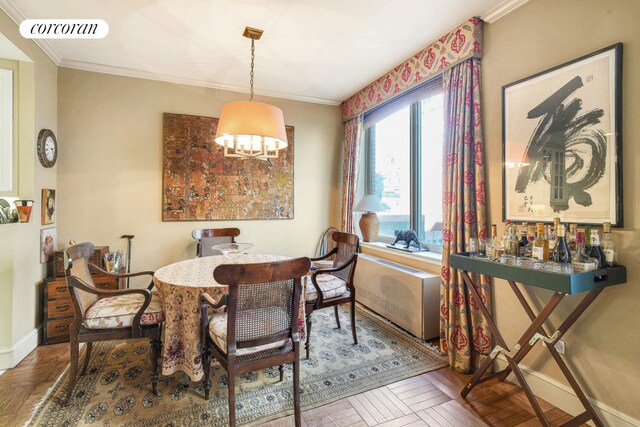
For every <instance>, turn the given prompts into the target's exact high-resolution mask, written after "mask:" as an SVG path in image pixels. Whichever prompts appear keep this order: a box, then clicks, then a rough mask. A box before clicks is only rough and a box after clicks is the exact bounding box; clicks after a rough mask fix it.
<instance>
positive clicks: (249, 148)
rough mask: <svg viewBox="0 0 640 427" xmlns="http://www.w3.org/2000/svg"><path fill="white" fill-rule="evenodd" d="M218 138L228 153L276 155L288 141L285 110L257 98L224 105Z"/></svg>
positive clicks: (263, 156) (253, 155)
mask: <svg viewBox="0 0 640 427" xmlns="http://www.w3.org/2000/svg"><path fill="white" fill-rule="evenodd" d="M215 141H216V144H218V145H221V146H223V147H224V148H225V156H227V157H260V158H275V157H278V152H279V151H280V150H282V149H284V148H286V147H287V146H288V145H289V143H288V142H287V131H286V130H285V127H284V114H282V110H281V109H279V108H277V107H274V106H273V105H269V104H265V103H264V102H256V101H237V102H229V103H227V104H225V105H223V106H222V111H221V112H220V120H219V121H218V130H217V132H216V137H215Z"/></svg>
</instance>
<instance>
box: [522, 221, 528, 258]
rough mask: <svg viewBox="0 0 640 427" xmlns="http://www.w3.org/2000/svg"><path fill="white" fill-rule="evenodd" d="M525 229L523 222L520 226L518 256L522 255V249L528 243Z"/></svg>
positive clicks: (526, 225) (525, 224)
mask: <svg viewBox="0 0 640 427" xmlns="http://www.w3.org/2000/svg"><path fill="white" fill-rule="evenodd" d="M527 229H528V224H527V223H526V222H523V223H522V225H521V226H520V254H523V253H524V252H523V250H522V248H524V247H525V246H527V244H528V243H529V240H528V239H527Z"/></svg>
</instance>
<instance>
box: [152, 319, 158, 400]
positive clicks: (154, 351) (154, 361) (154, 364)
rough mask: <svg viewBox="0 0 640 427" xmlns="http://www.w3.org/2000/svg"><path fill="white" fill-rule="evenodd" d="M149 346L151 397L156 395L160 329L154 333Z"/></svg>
mask: <svg viewBox="0 0 640 427" xmlns="http://www.w3.org/2000/svg"><path fill="white" fill-rule="evenodd" d="M150 344H151V353H150V357H151V389H152V390H153V395H154V396H157V395H158V356H159V354H160V329H158V330H157V331H156V336H155V337H154V338H153V339H151V340H150Z"/></svg>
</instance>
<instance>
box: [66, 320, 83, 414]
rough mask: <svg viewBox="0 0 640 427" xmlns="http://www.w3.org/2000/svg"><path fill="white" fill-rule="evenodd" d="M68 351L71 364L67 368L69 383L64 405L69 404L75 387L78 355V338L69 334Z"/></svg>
mask: <svg viewBox="0 0 640 427" xmlns="http://www.w3.org/2000/svg"><path fill="white" fill-rule="evenodd" d="M69 349H70V350H71V363H70V366H69V383H68V384H67V396H66V398H65V401H64V402H65V405H66V404H68V403H69V400H70V399H71V393H72V392H73V388H74V387H75V385H76V375H77V374H78V356H79V353H80V344H79V343H78V336H77V335H76V334H75V333H73V331H72V332H71V334H70V336H69Z"/></svg>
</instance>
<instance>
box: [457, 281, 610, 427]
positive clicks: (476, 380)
mask: <svg viewBox="0 0 640 427" xmlns="http://www.w3.org/2000/svg"><path fill="white" fill-rule="evenodd" d="M461 274H462V278H463V279H464V282H465V283H466V285H467V288H468V289H469V292H471V294H472V295H473V296H474V298H475V299H476V301H479V302H480V304H479V306H480V312H481V313H482V316H483V317H484V319H485V320H486V321H487V324H488V327H489V329H490V330H491V332H492V333H493V336H494V337H495V340H496V342H497V345H496V346H495V347H494V349H493V350H492V351H491V354H490V356H489V357H488V358H487V359H486V360H485V361H484V363H483V364H482V365H481V366H480V368H479V369H478V370H477V371H476V373H475V374H474V375H473V377H472V378H471V380H470V381H469V382H468V383H467V385H466V386H465V387H464V388H463V389H462V391H461V392H460V395H461V396H462V397H466V396H467V394H469V392H470V391H471V390H472V389H473V388H474V387H475V386H476V385H478V384H480V383H483V382H485V381H488V380H490V379H492V378H498V379H499V380H500V381H504V380H505V379H506V378H507V376H508V375H509V374H510V373H513V374H514V375H515V377H516V378H517V380H518V382H519V383H520V387H522V391H523V392H524V394H525V395H526V396H527V399H528V400H529V403H530V404H531V406H532V408H533V410H534V412H535V414H536V416H537V417H538V419H539V420H540V422H541V423H542V425H543V426H551V423H549V421H548V420H547V418H546V417H545V415H544V411H543V410H542V408H541V407H540V404H539V403H538V401H537V399H536V397H535V395H534V394H533V392H532V391H531V388H530V387H529V385H528V384H527V382H526V380H525V378H524V375H523V373H522V371H521V370H520V367H519V366H518V364H519V363H520V362H521V361H522V359H523V358H524V357H525V356H526V355H527V354H528V353H529V351H531V349H532V348H533V346H534V345H535V344H536V343H537V342H538V341H543V342H544V343H545V344H546V348H547V350H549V353H551V356H552V357H553V360H555V362H556V364H557V365H558V366H559V367H560V370H561V371H562V373H563V375H564V376H565V378H566V379H567V381H568V382H569V385H570V386H571V388H572V389H573V391H574V392H575V393H576V396H578V399H580V402H581V403H582V406H583V407H584V409H585V412H583V413H581V414H580V415H578V416H576V417H574V418H572V419H571V420H569V421H567V422H566V423H564V424H562V426H577V425H581V424H583V423H585V422H587V421H589V420H593V423H594V424H595V425H596V426H598V427H600V426H604V424H603V423H602V420H601V419H600V417H599V416H598V414H597V413H596V412H595V410H594V409H593V406H592V405H591V403H590V402H589V399H587V396H586V395H585V394H584V392H583V391H582V389H581V388H580V386H579V385H578V382H577V381H576V379H575V378H574V376H573V375H572V374H571V371H570V370H569V368H568V367H567V365H566V363H565V362H564V360H563V359H562V357H560V354H559V353H558V351H557V350H556V348H555V347H554V344H555V343H556V342H557V341H558V340H559V339H560V338H562V336H563V335H564V334H565V333H566V332H567V331H568V330H569V328H570V327H571V326H572V325H573V324H574V323H575V322H576V320H578V318H579V317H580V316H581V315H582V313H584V312H585V310H586V309H587V308H588V307H589V305H591V303H592V302H593V301H594V300H595V299H596V298H597V297H598V295H600V292H602V288H599V289H593V290H591V291H589V292H588V293H587V294H586V296H585V297H584V298H583V299H582V300H581V301H580V303H579V304H578V306H577V307H576V308H575V309H574V310H573V311H572V312H571V313H570V314H569V316H567V318H566V319H565V320H564V321H563V322H562V324H561V325H560V327H559V328H558V329H557V330H556V331H555V332H554V333H553V334H548V333H547V332H546V330H545V328H544V322H545V321H546V320H547V319H548V318H549V316H550V315H551V313H552V312H553V311H554V310H555V308H556V307H557V306H558V304H559V303H560V301H562V298H563V297H564V296H565V295H567V294H566V293H564V292H554V293H553V295H552V296H551V299H550V300H549V302H548V303H547V305H546V306H545V307H544V308H543V309H542V310H541V311H540V313H538V314H537V315H536V314H535V313H534V311H533V310H532V308H531V306H530V305H529V303H528V302H527V301H526V300H525V298H524V295H523V294H522V292H521V291H520V289H519V288H518V286H517V284H516V283H515V282H514V281H512V280H508V282H509V285H510V286H511V289H512V290H513V292H514V293H515V295H516V297H517V298H518V301H520V304H521V305H522V308H524V311H525V312H526V313H527V316H529V319H531V325H530V326H529V327H528V328H527V330H526V331H525V332H524V333H523V334H522V336H521V337H520V339H519V340H518V342H517V344H516V345H515V346H514V347H513V349H511V350H509V347H508V346H507V344H506V342H505V340H504V338H503V337H502V334H500V331H499V330H498V328H497V326H496V324H495V323H494V321H493V319H492V317H491V314H490V313H489V311H488V310H487V308H486V307H485V305H484V304H483V303H482V299H481V298H480V295H478V291H477V290H476V287H475V285H474V283H473V280H472V279H471V277H470V276H469V274H468V273H467V272H466V271H461ZM500 353H502V354H503V355H504V357H505V358H506V359H507V363H508V366H507V367H506V368H505V369H503V370H501V371H499V372H495V373H493V374H490V375H487V376H483V375H484V373H485V372H486V371H487V370H488V369H489V367H490V366H491V364H492V363H493V361H494V359H495V358H496V357H497V356H498V354H500Z"/></svg>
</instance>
